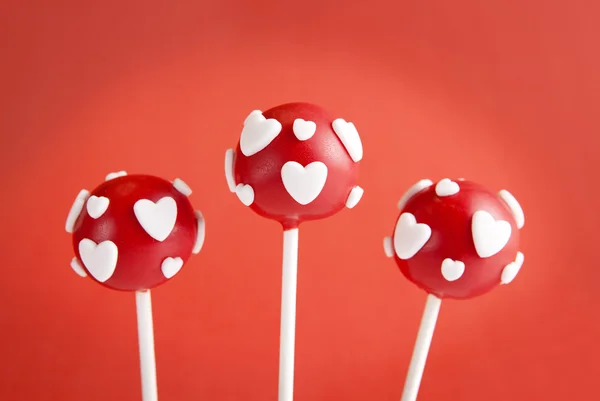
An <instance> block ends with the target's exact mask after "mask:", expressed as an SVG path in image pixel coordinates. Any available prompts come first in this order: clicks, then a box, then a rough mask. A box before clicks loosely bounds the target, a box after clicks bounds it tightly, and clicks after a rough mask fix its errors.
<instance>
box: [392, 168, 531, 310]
mask: <svg viewBox="0 0 600 401" xmlns="http://www.w3.org/2000/svg"><path fill="white" fill-rule="evenodd" d="M398 207H399V209H400V216H399V218H398V220H397V222H396V226H395V229H394V234H393V235H392V236H390V237H386V238H385V239H384V250H385V253H386V255H387V256H388V257H394V258H395V260H396V262H397V264H398V266H399V267H400V270H401V271H402V273H403V274H404V275H405V276H406V277H407V278H408V279H409V280H410V281H412V282H413V283H415V284H416V285H417V286H419V287H420V288H422V289H424V290H425V291H427V292H428V293H430V294H433V295H435V296H437V297H438V298H454V299H466V298H472V297H475V296H478V295H481V294H484V293H486V292H488V291H490V290H491V289H493V288H494V287H495V286H496V285H498V284H508V283H510V282H511V281H512V280H513V279H514V278H515V277H516V275H517V274H518V272H519V270H520V268H521V266H522V265H523V260H524V256H523V254H522V253H521V252H519V230H520V229H521V228H522V227H523V225H524V223H525V218H524V215H523V210H522V208H521V206H520V205H519V203H518V201H517V200H516V199H515V197H514V196H512V195H511V194H510V193H509V192H508V191H506V190H502V191H500V192H499V193H497V194H495V193H493V192H490V191H488V190H487V189H485V188H483V187H482V186H480V185H478V184H475V183H473V182H470V181H465V180H464V179H457V180H455V181H453V180H451V179H448V178H445V179H443V180H441V181H439V182H438V183H437V184H436V185H433V182H432V181H430V180H421V181H419V182H418V183H416V184H415V185H414V186H413V187H411V188H410V189H409V190H408V191H407V192H406V194H405V195H404V196H403V197H402V198H401V199H400V201H399V203H398Z"/></svg>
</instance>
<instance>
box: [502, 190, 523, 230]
mask: <svg viewBox="0 0 600 401" xmlns="http://www.w3.org/2000/svg"><path fill="white" fill-rule="evenodd" d="M498 196H499V197H500V199H502V200H503V201H504V203H506V205H507V206H508V208H509V209H510V212H511V213H512V215H513V217H514V218H515V222H516V223H517V228H518V229H519V230H520V229H521V228H523V226H524V225H525V213H523V208H522V207H521V205H520V204H519V201H518V200H517V198H515V197H514V196H513V195H512V194H511V193H510V192H508V191H507V190H506V189H503V190H501V191H500V192H498Z"/></svg>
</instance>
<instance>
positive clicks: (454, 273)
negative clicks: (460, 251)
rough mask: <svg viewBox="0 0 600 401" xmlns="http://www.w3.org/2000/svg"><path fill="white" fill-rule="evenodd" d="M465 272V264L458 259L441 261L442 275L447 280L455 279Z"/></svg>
mask: <svg viewBox="0 0 600 401" xmlns="http://www.w3.org/2000/svg"><path fill="white" fill-rule="evenodd" d="M464 273H465V264H464V263H463V262H461V261H460V260H452V259H450V258H446V259H444V261H443V262H442V276H444V278H445V279H446V280H448V281H456V280H458V279H459V278H461V277H462V275H463V274H464Z"/></svg>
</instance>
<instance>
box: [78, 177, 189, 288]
mask: <svg viewBox="0 0 600 401" xmlns="http://www.w3.org/2000/svg"><path fill="white" fill-rule="evenodd" d="M91 195H92V196H93V195H95V196H98V197H100V196H104V197H107V198H108V199H109V200H110V204H109V207H108V209H107V210H106V211H105V212H104V214H103V215H102V216H101V217H100V218H98V219H93V218H91V217H90V216H89V214H88V213H87V210H86V208H85V207H84V208H83V210H82V212H81V214H80V215H79V218H78V219H77V221H76V223H75V226H74V231H73V249H74V251H75V255H76V256H77V258H78V259H79V261H80V263H81V265H82V266H83V267H84V268H85V265H84V264H83V263H82V262H81V255H80V254H79V242H80V241H81V240H82V239H85V238H88V239H91V240H92V241H94V242H96V243H97V244H98V243H101V242H103V241H107V240H110V241H112V242H114V243H115V244H116V245H117V247H118V261H117V266H116V269H115V271H114V273H113V275H112V276H111V277H110V278H109V279H108V280H107V281H105V282H103V283H100V284H102V285H104V286H106V287H108V288H111V289H114V290H122V291H137V290H145V289H151V288H154V287H157V286H159V285H161V284H163V283H165V282H166V281H167V278H166V277H165V276H164V275H163V273H162V270H161V265H162V262H163V261H164V260H165V258H167V257H173V258H175V257H180V258H182V259H183V261H184V263H185V261H187V259H188V258H189V257H190V255H191V252H192V249H193V246H194V243H195V240H196V234H197V222H196V217H195V215H194V209H193V208H192V205H191V203H190V201H189V199H188V198H187V196H185V195H183V194H182V193H180V192H179V191H178V190H177V189H175V188H174V187H173V185H172V183H171V182H169V181H166V180H164V179H162V178H158V177H153V176H149V175H128V176H124V177H119V178H115V179H112V180H109V181H106V182H104V183H103V184H101V185H100V186H99V187H98V188H96V189H95V190H94V191H93V192H92V193H91ZM164 197H171V198H173V199H174V200H175V202H176V204H177V220H176V222H175V226H174V228H173V230H172V231H171V233H170V234H169V236H168V237H167V238H166V239H165V240H164V241H162V242H159V241H157V240H155V239H154V238H152V237H150V235H148V233H147V232H146V231H145V230H144V229H143V228H142V226H141V225H140V223H139V222H138V220H137V218H136V216H135V213H134V204H135V203H136V202H137V201H138V200H140V199H148V200H150V201H152V202H157V201H158V200H160V199H162V198H164ZM86 271H87V272H88V276H89V277H92V275H91V274H89V271H88V269H87V268H86ZM92 278H93V277H92Z"/></svg>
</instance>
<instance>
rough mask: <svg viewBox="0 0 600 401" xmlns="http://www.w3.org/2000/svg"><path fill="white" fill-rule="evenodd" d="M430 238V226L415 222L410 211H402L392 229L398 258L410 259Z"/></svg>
mask: <svg viewBox="0 0 600 401" xmlns="http://www.w3.org/2000/svg"><path fill="white" fill-rule="evenodd" d="M429 238H431V227H429V226H428V225H427V224H423V223H417V219H416V218H415V216H414V215H413V214H411V213H402V214H401V215H400V218H399V219H398V222H397V223H396V229H395V231H394V249H395V250H396V255H398V257H399V258H400V259H403V260H406V259H410V258H412V257H413V256H415V255H416V254H417V252H419V251H420V250H421V248H423V247H424V246H425V244H426V243H427V241H429Z"/></svg>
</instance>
